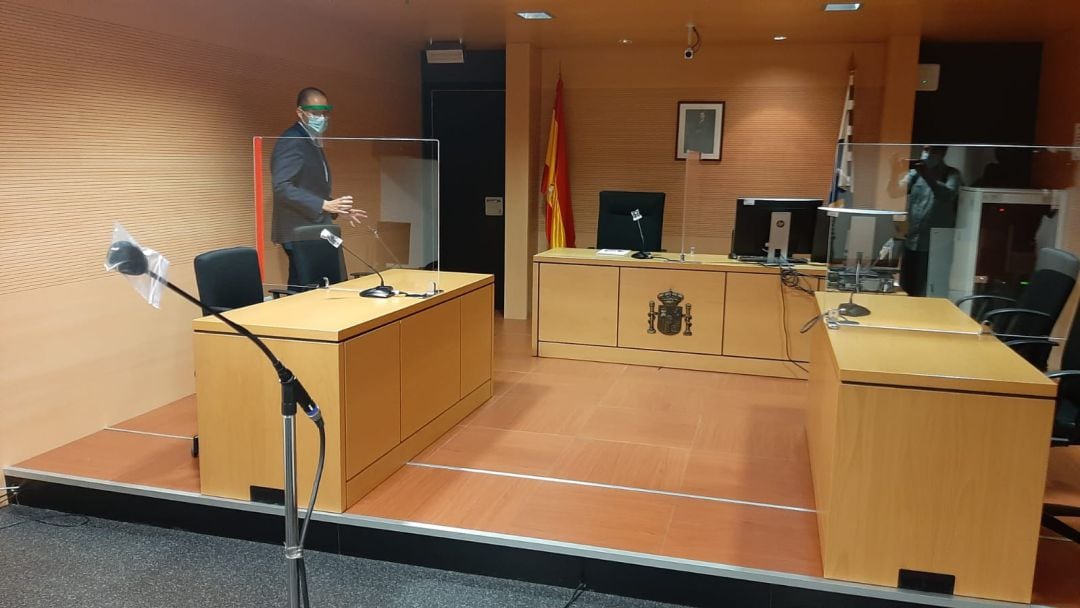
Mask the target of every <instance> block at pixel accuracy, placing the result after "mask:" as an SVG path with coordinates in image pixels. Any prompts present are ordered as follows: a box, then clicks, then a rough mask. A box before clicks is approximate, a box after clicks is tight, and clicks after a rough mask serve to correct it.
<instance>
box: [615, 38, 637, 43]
mask: <svg viewBox="0 0 1080 608" xmlns="http://www.w3.org/2000/svg"><path fill="white" fill-rule="evenodd" d="M619 44H634V41H633V40H631V39H629V38H619Z"/></svg>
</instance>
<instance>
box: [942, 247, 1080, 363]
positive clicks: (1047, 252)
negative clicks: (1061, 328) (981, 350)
mask: <svg viewBox="0 0 1080 608" xmlns="http://www.w3.org/2000/svg"><path fill="white" fill-rule="evenodd" d="M1078 272H1080V259H1077V257H1076V256H1075V255H1073V254H1071V253H1069V252H1068V251H1062V250H1061V249H1051V248H1045V249H1043V250H1041V251H1039V257H1038V259H1037V260H1036V261H1035V271H1034V272H1033V273H1032V275H1031V280H1030V281H1029V282H1028V286H1027V288H1026V289H1024V291H1023V292H1022V293H1021V294H1020V297H1019V298H1016V299H1013V298H1007V297H1005V296H999V295H977V296H968V297H966V298H960V299H959V300H957V301H956V304H957V305H960V304H963V303H965V302H971V303H972V307H973V310H974V309H975V307H979V309H980V310H979V311H977V312H975V315H974V316H975V319H976V320H977V321H979V322H980V323H989V324H990V327H991V329H992V330H993V331H994V333H996V334H998V335H1001V336H1003V340H1005V342H1006V344H1009V345H1010V346H1012V347H1013V348H1014V349H1016V351H1017V352H1018V353H1020V355H1021V356H1023V357H1024V358H1025V359H1027V360H1028V362H1030V363H1031V364H1032V365H1034V366H1035V367H1037V368H1039V369H1041V370H1043V371H1045V370H1046V365H1047V360H1048V359H1049V357H1050V346H1047V343H1046V342H1038V341H1036V342H1031V341H1016V340H1015V338H1014V337H1015V336H1034V337H1042V336H1049V335H1050V332H1051V331H1052V330H1053V329H1054V324H1055V323H1057V320H1058V317H1059V316H1061V311H1062V309H1064V308H1065V303H1066V302H1067V301H1068V300H1069V295H1070V294H1071V293H1072V290H1073V286H1074V285H1076V277H1077V273H1078ZM1002 304H1004V305H1005V307H1004V308H992V307H990V306H987V305H998V306H1001V305H1002ZM987 308H990V310H989V311H986V309H987ZM1011 342H1012V343H1011Z"/></svg>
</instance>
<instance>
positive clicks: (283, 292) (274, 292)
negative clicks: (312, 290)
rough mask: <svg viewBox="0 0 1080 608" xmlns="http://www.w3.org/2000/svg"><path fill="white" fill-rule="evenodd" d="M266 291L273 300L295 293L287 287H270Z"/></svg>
mask: <svg viewBox="0 0 1080 608" xmlns="http://www.w3.org/2000/svg"><path fill="white" fill-rule="evenodd" d="M268 291H269V292H270V295H271V296H273V298H274V299H275V300H276V299H278V298H281V297H284V296H291V295H293V294H295V293H296V292H295V291H292V290H289V289H270V290H268Z"/></svg>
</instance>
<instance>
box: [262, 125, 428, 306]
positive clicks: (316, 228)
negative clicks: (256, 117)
mask: <svg viewBox="0 0 1080 608" xmlns="http://www.w3.org/2000/svg"><path fill="white" fill-rule="evenodd" d="M253 145H254V155H255V162H254V187H255V196H256V207H257V215H258V216H259V220H258V225H257V226H256V231H257V235H256V238H257V242H258V244H259V247H258V248H259V251H260V256H261V262H262V265H263V282H264V283H265V284H267V286H269V287H274V288H280V289H289V290H292V291H298V290H303V289H308V288H310V287H311V286H312V285H313V284H319V285H323V286H325V285H326V284H336V283H340V282H342V281H345V280H348V279H350V278H358V277H362V276H364V275H374V276H372V277H370V278H369V279H365V280H364V281H362V282H361V283H363V285H361V284H359V283H357V284H349V285H343V286H342V287H341V288H342V289H352V288H356V289H357V290H360V289H362V288H364V287H365V286H366V284H367V283H368V282H371V283H372V284H373V285H385V286H390V287H392V288H394V290H396V291H398V292H407V293H409V294H411V295H417V294H418V293H419V294H423V293H429V292H430V293H434V292H436V291H437V290H438V288H439V229H440V225H439V148H438V142H437V141H435V140H422V139H399V138H320V139H317V140H313V139H312V138H309V137H285V138H280V137H256V138H255V139H254V142H253ZM333 248H336V249H337V251H334V250H333ZM290 259H291V261H292V263H291V265H290ZM326 260H330V262H329V265H327V264H328V263H327V262H326ZM335 260H339V261H340V263H341V264H343V268H342V267H341V265H340V264H339V265H337V266H336V267H335V264H334V263H333V261H335ZM395 269H411V270H414V271H415V270H420V271H424V272H423V274H422V275H421V274H420V273H416V272H413V273H401V272H397V271H396V270H395ZM387 291H391V290H387ZM375 295H379V294H375Z"/></svg>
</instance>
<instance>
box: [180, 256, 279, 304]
mask: <svg viewBox="0 0 1080 608" xmlns="http://www.w3.org/2000/svg"><path fill="white" fill-rule="evenodd" d="M194 263H195V284H196V285H197V286H198V288H199V299H200V300H202V303H203V314H204V315H208V314H210V313H211V310H210V308H209V307H211V306H212V307H214V308H217V309H229V310H231V309H233V308H242V307H244V306H251V305H252V304H258V303H259V302H262V301H263V286H262V275H261V274H260V273H259V254H258V253H257V252H256V251H255V250H254V249H252V248H251V247H230V248H228V249H217V250H214V251H207V252H206V253H201V254H199V255H197V256H195V262H194Z"/></svg>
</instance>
